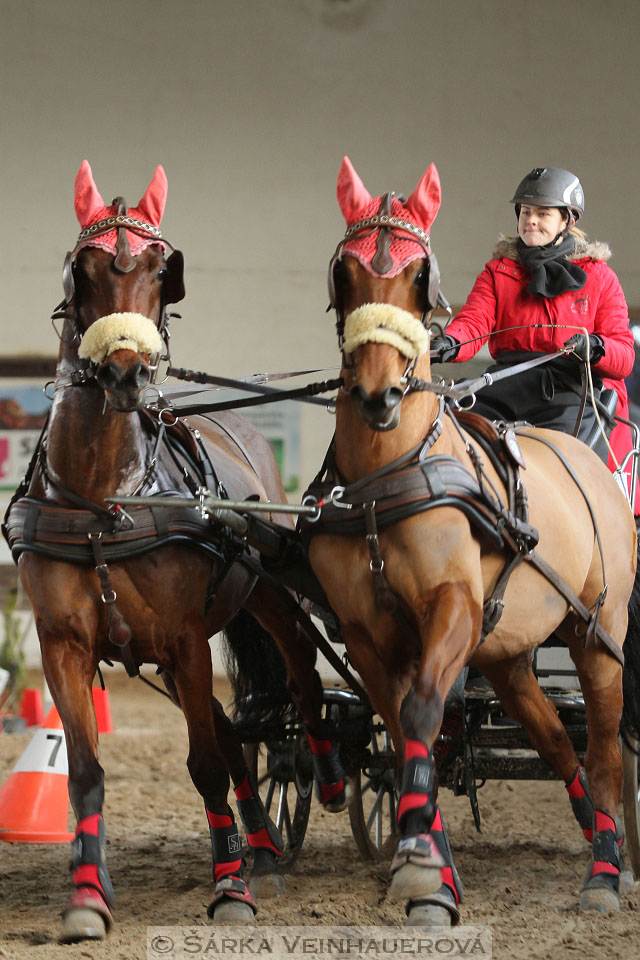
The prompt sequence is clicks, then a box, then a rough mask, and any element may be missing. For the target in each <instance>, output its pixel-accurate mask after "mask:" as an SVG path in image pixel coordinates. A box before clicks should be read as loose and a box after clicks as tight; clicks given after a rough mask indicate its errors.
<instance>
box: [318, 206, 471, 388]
mask: <svg viewBox="0 0 640 960" xmlns="http://www.w3.org/2000/svg"><path fill="white" fill-rule="evenodd" d="M392 198H393V193H386V194H385V195H384V196H383V197H382V199H381V202H380V207H379V208H378V212H377V213H376V214H375V215H374V216H371V217H365V218H364V219H362V220H359V221H358V222H357V223H354V224H352V225H351V226H350V227H347V230H346V232H345V235H344V237H343V238H342V240H340V242H339V243H338V246H337V247H336V249H335V252H334V254H333V256H332V257H331V260H330V262H329V271H328V278H327V283H328V289H329V306H328V307H327V311H329V310H335V312H336V332H337V334H338V344H339V347H340V351H341V353H342V358H343V366H345V367H346V368H347V369H351V370H353V371H355V367H354V362H353V361H352V360H349V358H348V356H347V355H346V354H345V351H344V342H345V337H344V330H345V316H344V312H343V307H342V304H341V302H340V299H339V296H338V289H337V284H336V268H337V266H338V264H339V263H340V262H341V261H342V258H343V251H344V247H345V245H346V244H347V243H348V242H349V241H350V240H353V239H354V237H366V236H369V235H370V234H372V233H374V232H375V231H376V230H378V231H379V235H378V241H377V249H376V253H375V255H374V257H373V258H372V261H371V265H372V266H373V268H374V269H375V270H376V271H377V272H378V273H380V274H385V273H387V272H388V271H389V270H390V269H391V267H392V265H393V260H392V258H391V256H390V254H389V248H390V246H391V241H392V240H393V239H394V237H395V238H397V239H407V235H408V236H409V237H410V238H411V239H412V240H414V241H415V242H416V243H418V244H419V245H420V246H421V247H422V250H423V251H424V258H425V260H426V270H425V278H424V280H423V282H422V295H423V308H422V316H421V318H420V322H421V323H422V326H423V327H424V328H425V329H426V330H429V329H430V327H431V320H430V317H431V312H432V310H434V309H435V308H436V307H442V308H443V309H445V310H446V311H447V313H448V314H449V316H451V315H452V310H451V306H450V304H449V301H448V300H447V299H446V297H445V296H444V294H443V293H442V291H441V289H440V268H439V266H438V261H437V259H436V255H435V253H433V251H432V249H431V238H430V236H429V234H428V233H427V231H426V230H423V229H422V227H419V226H418V225H417V224H415V223H413V222H412V221H410V220H404V219H401V218H399V217H394V216H392V214H391V212H390V211H391V200H392ZM415 363H416V358H414V359H411V360H409V361H408V363H407V367H406V370H405V372H404V375H403V377H402V382H404V383H408V381H409V380H410V378H411V374H412V372H413V370H414V368H415ZM405 392H406V391H405Z"/></svg>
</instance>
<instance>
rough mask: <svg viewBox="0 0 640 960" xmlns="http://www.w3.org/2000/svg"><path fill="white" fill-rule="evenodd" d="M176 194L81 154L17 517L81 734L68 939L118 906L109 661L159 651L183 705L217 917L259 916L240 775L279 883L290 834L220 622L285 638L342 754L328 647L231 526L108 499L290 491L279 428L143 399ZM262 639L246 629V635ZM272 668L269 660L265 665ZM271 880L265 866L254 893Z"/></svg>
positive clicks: (13, 535) (308, 713)
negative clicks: (102, 683) (103, 718)
mask: <svg viewBox="0 0 640 960" xmlns="http://www.w3.org/2000/svg"><path fill="white" fill-rule="evenodd" d="M165 199H166V177H165V175H164V171H163V169H162V167H158V168H157V170H156V172H155V175H154V178H153V180H152V182H151V184H150V185H149V187H148V189H147V191H146V193H145V194H144V196H143V198H142V199H141V200H140V202H139V204H138V206H137V208H135V209H128V208H127V205H126V203H125V202H124V201H123V200H122V198H117V199H116V200H115V201H114V202H113V204H112V205H110V206H105V204H104V201H103V200H102V197H101V196H100V194H99V193H98V191H97V188H96V186H95V183H94V180H93V175H92V173H91V169H90V167H89V165H88V163H87V162H86V161H85V162H84V163H83V164H82V167H81V168H80V171H79V173H78V176H77V178H76V184H75V207H76V213H77V216H78V219H79V221H80V224H81V226H82V228H83V229H82V232H81V234H80V237H79V240H78V244H77V246H76V247H75V249H74V250H73V251H72V253H71V254H69V255H68V256H67V260H66V262H65V268H64V283H65V300H64V302H63V304H62V305H61V307H60V308H59V313H58V315H60V313H61V314H62V315H63V317H64V325H63V329H62V334H61V338H60V339H61V344H60V355H59V362H58V367H57V373H56V380H55V384H54V397H53V404H52V410H51V415H50V418H49V422H48V425H47V427H46V432H45V434H44V436H43V438H42V440H41V443H40V446H39V450H38V454H37V457H36V458H35V460H34V463H33V465H32V466H33V470H32V474H31V477H30V480H29V483H28V488H25V489H22V490H20V491H18V494H19V496H17V498H16V499H15V500H14V502H13V504H12V506H11V509H10V511H9V514H8V517H7V525H6V530H7V534H8V539H9V541H10V543H11V545H12V549H13V552H14V556H19V561H18V562H19V568H20V575H21V577H22V581H23V583H24V585H25V587H26V590H27V592H28V595H29V597H30V600H31V603H32V605H33V609H34V613H35V620H36V625H37V630H38V635H39V639H40V645H41V651H42V662H43V667H44V672H45V676H46V680H47V683H48V685H49V688H50V690H51V693H52V696H53V699H54V702H55V704H56V707H57V709H58V711H59V713H60V716H61V719H62V722H63V725H64V731H65V736H66V741H67V746H68V754H69V793H70V798H71V803H72V806H73V810H74V812H75V814H76V816H77V819H78V826H77V833H76V840H75V841H74V843H73V845H72V868H73V883H74V888H75V890H74V893H73V896H72V898H71V900H70V902H69V904H68V905H67V908H66V910H65V913H64V930H63V938H64V939H66V940H79V939H83V938H99V937H102V936H104V934H105V932H106V930H107V929H108V927H109V925H110V923H111V911H112V906H113V891H112V888H111V882H110V880H109V874H108V872H107V867H106V860H105V832H104V823H103V819H102V814H101V811H102V805H103V796H104V786H103V780H104V777H103V770H102V768H101V766H100V763H99V761H98V736H97V727H96V718H95V713H94V708H93V701H92V695H91V686H92V680H93V678H94V676H95V673H96V670H97V668H98V665H99V662H100V660H107V661H113V660H118V661H122V662H124V664H125V666H126V667H127V670H128V672H129V673H130V674H131V675H132V676H135V675H137V673H138V668H139V665H140V664H142V663H153V664H157V665H158V666H159V667H160V668H161V670H162V676H163V679H164V680H165V683H166V685H167V688H168V690H169V692H170V693H171V694H172V696H173V698H174V699H175V701H176V702H177V703H178V704H179V706H181V708H182V710H183V711H184V715H185V718H186V722H187V727H188V734H189V756H188V759H187V765H188V769H189V772H190V774H191V777H192V779H193V782H194V784H195V786H196V788H197V790H198V792H199V793H200V794H201V796H202V797H203V799H204V803H205V810H206V815H207V819H208V824H209V828H210V835H211V843H212V851H213V877H214V885H215V890H214V895H213V899H212V901H211V904H210V906H209V911H208V912H209V915H210V916H211V917H212V918H213V919H214V920H215V921H217V922H220V921H221V920H222V921H223V922H233V923H243V922H250V921H252V920H253V915H254V911H255V904H254V901H253V898H252V896H251V894H250V892H249V890H248V888H247V885H246V884H245V882H244V880H243V879H242V864H243V858H242V844H241V842H240V839H239V836H238V831H237V827H236V824H235V822H234V817H233V813H232V811H231V808H230V807H229V805H228V802H227V794H228V789H229V773H230V774H231V779H232V781H233V785H234V789H235V793H236V799H237V801H238V809H239V811H240V814H241V817H242V819H243V821H244V826H245V829H246V831H247V835H248V841H249V844H250V845H251V846H252V848H253V850H254V856H255V867H256V868H257V870H258V873H259V874H260V873H262V874H263V875H266V877H267V878H268V877H269V876H271V877H273V876H274V874H275V876H276V879H275V883H274V884H273V885H272V886H270V885H269V884H268V883H267V884H266V887H267V888H268V890H270V889H272V888H273V886H275V887H276V890H277V889H279V887H280V884H279V881H278V880H277V873H276V870H277V868H276V864H275V860H276V857H277V855H278V854H279V853H280V852H281V850H282V839H281V837H280V836H279V834H278V831H277V830H276V829H275V826H274V825H273V823H272V822H271V821H270V819H269V818H268V817H267V815H266V812H265V810H264V807H263V806H262V803H261V801H260V799H259V796H258V794H257V790H256V788H255V785H254V784H253V783H252V781H251V778H250V777H249V776H248V771H247V767H246V765H245V762H244V759H243V755H242V749H241V746H242V745H241V743H240V741H239V739H238V737H237V736H236V735H235V733H234V730H233V728H232V726H231V724H230V722H229V721H228V720H227V719H226V717H225V715H224V713H223V711H222V708H221V706H220V704H219V703H217V701H215V700H213V699H212V666H211V655H210V648H209V643H208V638H209V637H212V636H213V635H214V634H215V633H217V632H218V631H220V630H222V629H223V628H224V627H225V626H226V625H228V624H230V622H231V625H233V623H234V620H233V618H234V616H236V615H237V614H238V611H241V610H242V611H244V613H243V617H246V614H247V613H248V614H250V615H251V617H253V618H255V620H254V623H255V621H257V623H258V624H259V625H260V627H261V628H263V629H264V630H266V631H267V632H268V633H269V634H271V635H272V637H273V638H274V639H275V640H276V642H277V644H278V647H279V649H280V651H281V653H282V657H283V658H284V661H285V662H286V668H287V675H288V685H289V689H290V692H291V695H292V698H293V700H294V702H295V704H296V706H297V707H298V709H299V711H300V713H301V714H302V716H303V718H304V720H305V724H306V728H307V731H308V736H309V739H310V743H311V749H312V751H313V750H314V748H315V750H316V752H319V754H320V755H321V756H322V758H323V761H322V762H320V767H321V768H322V769H323V770H325V771H327V770H328V769H329V768H328V767H327V762H326V757H327V756H333V753H332V751H333V752H335V748H333V747H332V746H331V745H330V744H329V743H328V742H327V738H326V736H325V727H324V721H322V720H321V719H320V711H321V706H322V689H321V684H320V679H319V677H318V675H317V673H315V670H314V662H315V647H314V646H313V645H312V643H311V641H310V640H309V639H308V638H307V636H306V635H305V633H304V631H303V629H302V628H301V627H300V626H299V624H298V623H297V622H296V619H295V618H294V617H293V616H292V615H291V597H290V596H289V594H285V592H284V591H279V590H278V588H277V587H274V586H271V585H269V584H267V583H265V582H264V581H263V580H261V579H257V578H256V575H255V572H254V569H253V568H252V569H250V568H249V567H248V566H247V564H246V563H244V562H243V560H246V558H247V557H248V552H247V551H246V550H245V549H244V548H243V547H242V546H241V547H240V549H238V545H237V544H236V545H235V546H234V545H233V543H231V542H230V541H227V542H226V543H225V539H224V537H221V538H219V539H218V541H217V543H216V542H213V543H211V537H210V536H209V533H210V525H209V524H208V523H207V522H205V521H202V518H199V515H198V513H197V511H191V512H190V514H191V516H190V520H188V521H185V519H184V518H185V516H187V514H186V513H185V511H184V510H182V509H181V510H179V513H180V518H179V519H178V520H177V522H176V517H173V518H172V515H171V511H164V510H163V509H162V508H155V509H154V508H153V507H151V508H146V507H145V508H142V510H139V509H135V508H134V509H132V510H131V513H130V514H127V513H126V512H124V511H121V510H119V509H118V508H114V509H107V504H106V503H105V498H107V497H114V496H121V495H127V494H133V493H136V494H148V495H151V496H152V495H153V494H154V493H159V492H160V493H162V492H167V491H170V492H175V493H176V496H180V494H182V495H183V496H184V495H193V493H194V491H195V488H196V487H197V484H198V482H200V483H206V485H207V486H209V488H213V489H215V490H217V492H218V495H222V496H225V495H226V496H229V497H231V498H238V499H246V498H247V497H253V498H256V499H261V500H267V499H268V500H271V501H274V502H275V501H283V500H284V498H285V494H284V490H283V487H282V483H281V479H280V475H279V473H278V468H277V465H276V462H275V459H274V457H273V455H272V453H271V449H270V447H269V445H268V443H267V442H266V440H264V438H263V437H262V436H261V435H260V434H258V432H257V431H256V430H255V429H254V428H253V427H252V426H251V424H249V423H248V422H247V421H245V420H243V419H242V418H241V417H239V416H237V415H236V414H234V413H230V414H225V415H224V416H221V417H219V418H217V419H216V420H215V421H212V420H206V419H204V418H201V417H195V418H192V419H191V420H190V421H188V422H186V423H185V425H184V426H183V428H182V429H181V431H180V435H178V434H176V435H175V436H173V437H171V436H170V435H171V433H172V429H171V428H170V427H169V426H168V425H167V426H165V423H164V421H163V417H162V416H161V415H160V416H156V417H151V416H150V415H148V414H146V413H145V412H144V411H141V410H140V407H141V404H142V398H143V391H144V390H145V388H146V387H147V386H148V384H149V382H150V379H151V378H152V374H153V370H154V367H155V365H156V364H157V361H158V358H159V357H160V356H161V355H162V354H163V353H164V352H166V350H167V342H166V341H167V329H166V323H167V314H166V311H165V307H166V304H167V303H175V302H176V301H178V300H180V299H181V298H182V296H183V295H184V288H183V281H182V258H181V254H180V253H179V252H178V251H174V252H173V253H172V254H171V255H169V256H167V255H166V245H167V243H168V241H165V240H163V239H162V236H161V233H160V229H159V225H160V221H161V218H162V214H163V211H164V205H165ZM174 432H175V431H174ZM203 523H204V524H205V527H207V528H208V529H207V530H203V527H202V524H203ZM246 619H247V620H251V618H250V617H247V618H246ZM231 632H232V633H233V631H231ZM251 642H252V638H251V635H247V636H246V637H245V638H244V643H245V645H250V644H251ZM260 649H261V650H264V649H265V648H264V645H263V646H261V647H260ZM263 669H264V673H265V675H266V674H267V664H266V663H265V664H264V665H263ZM323 762H324V766H323ZM336 770H337V767H336V766H335V764H334V765H333V766H332V767H331V769H330V770H329V772H328V773H327V775H326V776H325V778H324V781H323V782H321V784H320V789H321V796H322V799H323V802H324V803H325V806H326V807H327V808H328V809H331V810H333V809H340V808H341V806H343V805H344V802H345V784H344V782H342V779H341V777H340V776H336V775H335V774H336ZM320 778H321V780H322V771H320ZM132 814H135V811H132ZM264 887H265V885H262V886H260V884H258V894H262V893H263V891H264Z"/></svg>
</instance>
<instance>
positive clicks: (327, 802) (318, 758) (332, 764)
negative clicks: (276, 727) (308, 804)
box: [305, 730, 346, 810]
mask: <svg viewBox="0 0 640 960" xmlns="http://www.w3.org/2000/svg"><path fill="white" fill-rule="evenodd" d="M305 733H306V736H307V741H308V743H309V747H310V748H311V760H312V763H313V775H314V779H315V782H316V793H317V796H318V799H319V800H320V803H321V804H322V806H323V807H326V808H327V809H328V810H332V809H336V810H341V809H342V807H343V806H344V804H345V803H346V786H345V774H344V769H343V767H342V763H341V761H340V757H339V756H338V751H337V750H336V748H335V746H334V744H333V742H332V741H331V740H329V739H325V738H319V737H314V736H313V735H312V734H311V733H309V731H308V730H305Z"/></svg>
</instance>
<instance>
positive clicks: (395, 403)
mask: <svg viewBox="0 0 640 960" xmlns="http://www.w3.org/2000/svg"><path fill="white" fill-rule="evenodd" d="M349 395H350V397H351V399H352V400H353V402H354V403H355V405H356V408H357V410H358V412H359V414H360V416H361V417H362V419H363V420H364V422H365V423H366V425H367V426H368V427H369V428H370V429H371V430H377V431H380V432H382V431H384V430H394V429H395V428H396V427H397V426H398V424H399V422H400V401H401V400H402V397H403V392H402V390H401V389H400V387H387V388H386V389H385V390H383V391H381V392H380V393H367V391H366V390H365V389H364V388H363V387H362V386H361V385H360V384H355V385H354V386H353V387H351V390H350V391H349Z"/></svg>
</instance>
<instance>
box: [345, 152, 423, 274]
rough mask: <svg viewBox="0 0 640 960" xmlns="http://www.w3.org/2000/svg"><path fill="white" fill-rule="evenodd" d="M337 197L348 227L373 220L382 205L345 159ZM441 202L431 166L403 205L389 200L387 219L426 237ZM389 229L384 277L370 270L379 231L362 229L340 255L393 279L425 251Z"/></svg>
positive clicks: (398, 201) (419, 245)
mask: <svg viewBox="0 0 640 960" xmlns="http://www.w3.org/2000/svg"><path fill="white" fill-rule="evenodd" d="M337 194H338V203H339V204H340V209H341V210H342V213H343V215H344V218H345V220H346V221H347V226H349V227H352V226H353V225H354V224H356V223H360V222H361V221H362V220H366V219H367V218H368V217H375V216H376V214H377V213H378V212H379V210H380V205H381V203H382V197H375V198H373V197H372V196H371V194H370V193H369V191H368V190H367V188H366V187H365V186H364V184H363V182H362V180H361V179H360V177H359V176H358V174H357V173H356V171H355V169H354V167H353V164H352V163H351V161H350V160H349V158H348V157H344V159H343V161H342V165H341V166H340V172H339V173H338V186H337ZM440 201H441V190H440V177H439V176H438V171H437V170H436V167H435V164H433V163H432V164H430V165H429V167H428V169H427V170H426V171H425V173H424V174H423V175H422V177H421V179H420V182H419V183H418V185H417V187H416V188H415V190H414V191H413V193H412V194H411V196H410V197H409V199H408V200H407V201H406V202H404V201H402V200H399V199H398V198H397V197H396V196H392V198H391V207H390V216H391V217H394V218H396V219H397V220H404V221H406V222H408V223H412V224H413V225H414V226H416V227H419V228H420V229H422V230H424V231H425V233H427V234H428V233H429V229H430V227H431V224H432V223H433V221H434V220H435V218H436V216H437V214H438V210H439V209H440ZM391 229H392V239H391V244H390V246H389V255H390V256H391V258H392V260H393V266H392V267H391V269H390V270H388V271H386V272H385V273H384V274H380V273H378V271H377V270H376V269H375V268H374V267H373V266H372V260H373V258H374V257H375V255H376V250H377V240H378V234H379V228H377V227H374V228H370V229H369V230H368V231H367V230H366V229H365V230H363V232H362V233H358V234H356V235H355V236H354V237H353V238H352V239H350V240H347V242H346V243H345V245H344V247H343V248H342V252H343V254H349V255H350V256H352V257H355V258H356V259H357V260H358V261H359V262H360V263H361V264H362V266H363V267H364V268H365V269H366V270H368V272H369V273H371V274H373V275H374V276H384V277H387V278H391V277H395V276H397V275H398V274H399V273H402V271H403V270H404V268H405V267H406V266H407V264H409V263H411V261H412V260H419V259H423V258H424V257H425V251H424V247H423V246H422V245H421V244H420V243H419V242H418V241H417V240H415V239H413V238H412V236H411V234H410V233H407V232H403V231H402V230H401V229H399V228H395V229H394V228H393V226H392V228H391Z"/></svg>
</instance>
